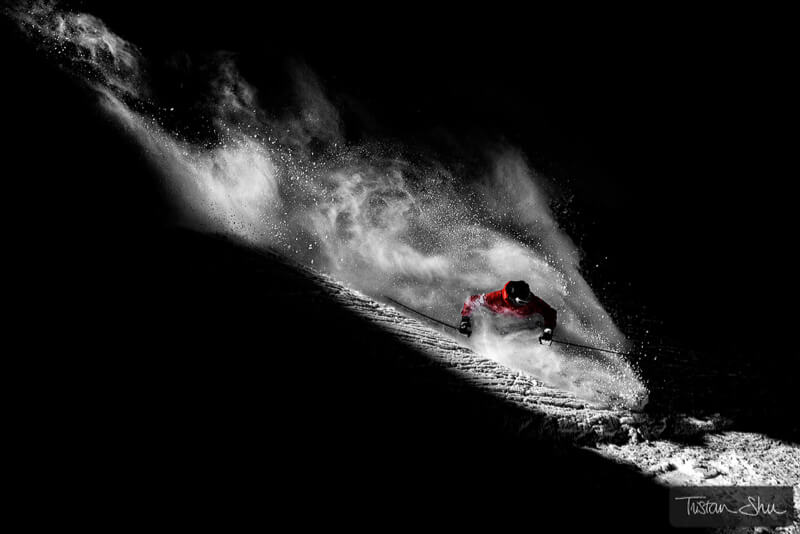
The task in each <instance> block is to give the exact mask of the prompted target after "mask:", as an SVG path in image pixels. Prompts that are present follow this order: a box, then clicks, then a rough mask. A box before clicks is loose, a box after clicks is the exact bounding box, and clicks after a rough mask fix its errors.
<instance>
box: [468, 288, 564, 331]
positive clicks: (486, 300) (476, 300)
mask: <svg viewBox="0 0 800 534" xmlns="http://www.w3.org/2000/svg"><path fill="white" fill-rule="evenodd" d="M510 283H511V282H508V283H507V284H506V285H504V286H503V289H500V290H498V291H492V292H491V293H482V294H480V295H472V296H471V297H470V298H468V299H467V301H466V302H465V303H464V308H463V309H462V310H461V317H469V316H470V315H472V312H473V311H475V310H476V309H477V308H478V307H480V306H484V307H486V308H489V309H490V310H492V311H493V312H495V313H502V314H510V315H515V316H517V317H520V318H524V317H529V316H531V315H533V314H535V313H538V314H540V315H541V316H542V318H544V327H545V328H551V329H552V328H555V327H556V310H554V309H553V308H551V307H550V305H549V304H547V303H546V302H545V301H543V300H542V299H540V298H539V297H537V296H536V295H531V300H530V302H528V303H527V304H525V305H524V306H515V305H514V304H512V303H511V301H510V300H509V298H508V292H507V288H508V284H510Z"/></svg>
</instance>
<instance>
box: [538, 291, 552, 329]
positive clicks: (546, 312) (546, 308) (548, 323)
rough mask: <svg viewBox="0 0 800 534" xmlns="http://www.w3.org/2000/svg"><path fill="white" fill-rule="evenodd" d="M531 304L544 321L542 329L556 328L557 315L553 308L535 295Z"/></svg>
mask: <svg viewBox="0 0 800 534" xmlns="http://www.w3.org/2000/svg"><path fill="white" fill-rule="evenodd" d="M533 303H534V305H535V309H536V311H537V312H539V313H540V314H542V318H543V319H544V328H549V329H550V330H553V329H554V328H555V327H556V317H557V315H558V314H557V313H556V310H555V308H553V307H552V306H550V305H549V304H548V303H546V302H545V301H543V300H542V299H540V298H539V297H537V296H535V295H534V297H533Z"/></svg>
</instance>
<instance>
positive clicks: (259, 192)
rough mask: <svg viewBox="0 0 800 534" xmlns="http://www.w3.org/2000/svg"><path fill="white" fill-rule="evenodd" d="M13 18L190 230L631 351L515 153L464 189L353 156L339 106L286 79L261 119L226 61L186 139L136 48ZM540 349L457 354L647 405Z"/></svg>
mask: <svg viewBox="0 0 800 534" xmlns="http://www.w3.org/2000/svg"><path fill="white" fill-rule="evenodd" d="M8 14H10V15H11V16H12V17H13V18H15V19H16V21H17V22H18V24H19V26H20V28H21V29H22V30H23V31H24V32H25V33H26V34H27V35H28V36H29V37H30V39H31V41H32V42H34V43H36V45H37V46H39V47H40V48H41V49H42V50H43V51H44V52H45V53H48V54H54V55H56V56H57V57H58V59H59V61H60V63H62V65H64V66H65V68H67V69H68V70H69V71H70V72H71V73H72V74H74V75H75V76H77V77H79V78H81V79H83V80H84V81H85V83H86V85H87V87H88V88H89V89H90V90H92V91H94V92H95V93H96V94H97V96H98V103H99V105H100V106H102V108H103V109H104V110H105V111H106V112H107V113H108V114H109V115H110V116H111V117H113V118H114V119H115V120H116V121H118V123H119V124H120V126H121V127H122V128H124V129H125V131H127V132H128V133H129V134H130V135H131V136H132V137H133V138H135V139H136V140H137V141H138V142H139V143H140V144H141V146H142V147H143V148H144V150H145V151H146V152H147V154H148V155H149V157H150V158H151V159H152V161H153V163H154V166H155V167H156V168H157V169H158V170H159V172H160V173H161V174H162V176H163V180H164V185H165V187H166V188H167V189H168V190H169V191H170V192H171V195H172V197H173V199H174V203H175V206H176V209H177V211H178V213H179V214H180V217H181V218H182V220H183V221H184V222H185V223H187V224H191V225H193V226H194V227H196V228H199V229H203V230H208V231H214V232H222V233H225V234H227V235H229V236H232V237H235V238H237V239H239V240H242V241H244V242H246V243H248V244H249V245H250V246H253V247H263V248H268V249H270V250H273V251H276V252H278V253H280V254H282V255H284V256H286V257H289V258H292V259H293V260H295V261H297V262H300V263H303V264H306V265H309V266H311V267H314V268H316V269H319V270H321V271H324V272H327V273H329V274H331V275H332V276H334V277H336V278H338V279H339V280H341V281H343V282H345V283H346V284H348V285H350V286H351V287H354V288H356V289H358V290H360V291H363V292H364V293H366V294H368V295H371V296H372V297H374V298H377V299H381V298H382V297H383V296H384V295H386V296H390V297H392V298H396V299H397V300H399V301H402V302H405V303H407V304H409V305H411V306H415V307H416V308H418V309H420V310H422V311H424V312H425V313H428V314H431V315H435V316H438V317H441V318H443V319H446V320H449V321H451V322H453V323H455V322H456V321H457V319H458V316H459V311H460V308H461V305H462V303H463V301H464V299H465V298H466V297H468V296H469V295H471V294H476V293H480V292H486V291H492V290H495V289H499V288H500V287H502V286H503V284H505V282H507V281H508V280H526V281H528V283H529V284H530V286H531V289H532V290H533V291H534V293H536V294H537V295H539V296H540V297H542V298H543V299H544V300H545V301H547V302H548V303H549V304H550V305H552V306H553V307H554V308H556V309H557V311H558V317H559V325H558V329H557V335H558V337H560V338H561V339H564V340H566V341H570V342H575V343H581V344H588V345H594V346H600V347H606V348H610V349H615V350H624V349H625V348H626V347H627V343H626V340H625V337H624V336H623V335H622V334H621V333H620V331H619V330H618V329H617V327H616V326H615V325H614V323H613V322H612V320H611V319H610V317H609V316H608V314H607V313H606V312H605V310H603V308H602V306H601V305H600V304H599V302H598V300H597V298H596V297H595V295H594V293H593V292H592V290H591V288H590V287H589V286H588V284H587V283H586V281H585V280H584V279H583V277H582V276H581V274H580V272H579V263H580V254H579V251H578V249H577V247H576V246H575V244H574V243H573V242H572V241H571V239H570V238H569V237H568V236H567V235H566V234H565V233H564V232H563V231H562V230H561V229H560V228H559V227H558V225H557V223H556V221H555V219H554V217H553V215H552V213H551V210H550V207H549V201H548V198H547V196H546V195H545V194H544V192H543V191H542V189H541V187H540V185H538V184H539V183H540V182H541V179H540V177H539V176H537V174H536V173H535V172H534V171H533V170H532V169H531V168H530V167H529V166H528V165H527V163H526V160H525V156H524V154H523V153H521V152H520V151H519V150H517V149H515V148H513V147H508V146H501V145H499V144H498V145H495V146H492V147H487V148H486V152H487V155H490V157H491V161H492V162H493V164H492V165H491V168H490V169H489V170H488V171H485V170H482V171H481V172H480V174H478V175H476V174H475V173H472V174H470V175H466V174H465V175H463V176H462V175H460V174H458V173H456V172H455V171H452V170H450V167H449V166H447V165H445V164H443V163H442V162H441V161H439V160H437V158H434V157H430V156H424V157H414V158H409V157H406V155H405V154H406V152H404V147H403V146H401V144H400V143H399V142H397V141H391V142H390V143H389V142H387V141H382V140H380V139H375V140H371V141H370V142H367V143H363V142H362V143H359V144H352V143H348V142H347V140H346V139H345V137H344V135H343V133H342V132H343V125H342V121H341V118H340V115H339V113H338V111H337V109H336V107H335V106H333V105H332V104H331V101H330V99H329V98H328V97H327V96H326V92H325V88H324V86H323V84H322V83H321V82H320V81H319V79H318V78H317V77H316V76H315V75H314V73H313V71H312V70H311V69H310V68H309V67H307V66H305V65H303V64H299V63H298V64H295V65H294V67H293V68H292V72H291V77H292V80H293V88H294V95H295V102H294V108H295V111H294V112H293V113H281V114H276V113H270V112H269V111H267V110H266V108H265V106H262V103H261V102H259V97H258V95H259V91H258V89H257V87H255V86H253V85H251V84H250V83H248V81H247V80H246V79H245V78H244V77H243V76H242V75H241V74H240V71H239V69H238V68H237V63H236V60H235V56H233V55H232V54H226V53H219V54H217V55H215V56H213V57H212V58H205V59H204V62H203V63H202V65H203V68H202V75H203V76H205V79H206V81H207V83H206V85H205V86H204V87H205V89H204V91H203V94H202V95H201V97H199V98H198V102H193V103H192V105H193V106H194V107H193V108H192V109H193V110H196V109H198V108H199V107H200V106H202V110H203V118H204V121H205V122H204V124H205V125H206V127H207V130H208V132H210V135H208V134H206V135H204V137H203V139H202V140H201V139H194V138H192V136H191V135H186V134H185V132H184V131H182V130H181V128H180V123H179V121H176V120H174V119H173V118H172V115H171V112H172V111H173V110H172V109H171V108H170V107H168V106H166V105H163V104H160V103H159V95H158V94H157V91H156V90H155V89H154V88H153V86H152V85H151V84H150V83H149V82H148V76H149V75H148V74H147V73H148V70H147V69H148V61H147V60H146V59H145V58H144V57H143V56H142V54H141V53H140V51H139V49H138V48H137V47H136V46H134V45H133V44H131V43H129V42H127V41H126V40H124V39H123V38H121V37H119V36H118V35H116V34H114V33H113V32H112V31H111V30H110V29H109V28H108V27H107V26H106V25H105V24H104V23H103V21H101V20H100V19H99V18H97V17H94V16H92V15H89V14H82V13H73V12H69V11H67V10H63V9H61V8H59V7H58V5H57V4H55V3H52V2H28V3H21V4H19V5H18V6H17V7H15V8H13V9H11V10H8ZM197 63H198V64H199V63H200V62H197ZM190 64H194V63H191V62H190ZM387 143H389V146H387ZM412 160H413V161H412ZM467 174H468V173H467ZM518 236H525V239H520V238H519V237H518ZM485 323H486V321H485V322H484V324H485ZM536 339H537V338H536V336H532V335H531V333H525V332H522V333H517V334H511V335H506V336H500V335H498V334H497V333H496V330H495V329H493V328H483V327H479V328H477V329H476V333H475V335H474V336H473V337H472V338H471V339H470V341H468V343H469V344H471V345H472V347H473V348H474V349H475V350H476V351H478V352H479V353H480V354H482V355H484V356H485V357H488V358H492V359H494V360H497V361H499V362H500V363H503V364H504V365H506V366H508V367H511V368H514V369H517V370H519V371H521V372H525V373H530V374H531V375H533V376H535V377H537V378H539V379H542V380H544V381H545V382H548V383H551V384H553V385H556V386H559V387H561V388H564V389H567V390H570V391H573V392H575V393H576V394H578V395H579V396H581V397H583V398H586V399H587V400H590V401H593V402H597V403H601V404H612V405H625V406H629V407H637V406H642V405H643V404H644V403H645V402H646V398H647V391H646V388H645V387H644V386H643V384H642V383H641V381H640V380H639V378H638V376H637V373H636V372H635V371H634V370H633V369H632V368H631V367H630V366H629V365H628V363H626V362H625V361H624V360H622V359H621V358H618V357H615V356H612V355H608V354H601V353H597V352H596V351H580V350H577V351H576V350H568V349H564V348H559V347H557V346H556V345H553V346H551V347H545V346H541V345H539V344H538V343H537V341H536ZM464 342H467V341H464Z"/></svg>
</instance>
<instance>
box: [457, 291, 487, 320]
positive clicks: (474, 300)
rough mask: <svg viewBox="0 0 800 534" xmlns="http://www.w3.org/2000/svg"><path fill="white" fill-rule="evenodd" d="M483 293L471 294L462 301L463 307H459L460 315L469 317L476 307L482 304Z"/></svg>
mask: <svg viewBox="0 0 800 534" xmlns="http://www.w3.org/2000/svg"><path fill="white" fill-rule="evenodd" d="M483 297H484V296H483V295H472V296H471V297H470V298H468V299H467V300H466V302H464V307H463V308H461V317H462V318H463V317H470V316H471V315H472V312H474V311H475V310H476V309H477V308H478V307H480V306H481V305H482V304H483Z"/></svg>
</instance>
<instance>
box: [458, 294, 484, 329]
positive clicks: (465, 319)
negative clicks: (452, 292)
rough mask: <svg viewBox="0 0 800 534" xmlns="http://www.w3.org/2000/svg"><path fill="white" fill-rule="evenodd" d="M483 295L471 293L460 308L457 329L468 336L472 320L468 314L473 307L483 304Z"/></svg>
mask: <svg viewBox="0 0 800 534" xmlns="http://www.w3.org/2000/svg"><path fill="white" fill-rule="evenodd" d="M483 300H484V298H483V295H472V296H471V297H470V298H468V299H467V300H466V302H464V307H463V308H462V309H461V323H460V324H459V325H458V331H459V332H461V333H462V334H464V335H465V336H467V337H469V336H470V335H472V321H471V320H470V316H471V315H472V312H473V311H475V308H477V307H478V306H480V305H481V304H483Z"/></svg>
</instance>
